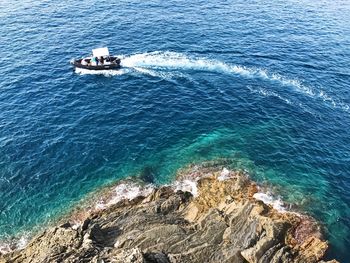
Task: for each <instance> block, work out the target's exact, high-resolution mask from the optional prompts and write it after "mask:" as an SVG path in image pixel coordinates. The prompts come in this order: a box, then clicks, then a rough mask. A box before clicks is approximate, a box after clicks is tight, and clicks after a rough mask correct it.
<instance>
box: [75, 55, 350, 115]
mask: <svg viewBox="0 0 350 263" xmlns="http://www.w3.org/2000/svg"><path fill="white" fill-rule="evenodd" d="M118 57H120V58H121V66H122V68H121V69H120V70H106V71H92V70H81V69H77V73H79V74H103V75H105V76H115V75H123V74H130V73H137V74H143V75H149V76H153V77H159V78H162V79H171V78H173V77H183V76H186V75H185V74H183V73H182V72H183V71H186V70H196V71H207V72H216V73H221V74H229V75H240V76H242V77H245V78H260V79H263V80H268V81H271V82H277V83H278V84H279V85H281V86H284V87H289V88H292V89H294V90H295V91H297V92H299V93H302V94H305V95H307V96H309V97H313V98H319V99H321V100H323V101H324V102H326V103H327V104H328V105H330V106H332V107H334V108H340V109H342V110H344V111H350V106H349V105H347V104H346V103H343V102H342V101H341V100H339V99H336V98H333V97H332V96H330V95H328V94H327V93H325V92H324V91H322V90H320V89H315V88H312V87H309V86H307V85H305V84H303V83H302V82H301V81H300V80H299V79H296V78H295V79H292V78H287V77H285V76H283V75H281V74H278V73H271V72H269V71H268V70H266V69H262V68H255V67H246V66H242V65H232V64H229V63H225V62H222V61H219V60H215V59H208V58H202V57H191V56H188V55H185V54H182V53H177V52H169V51H165V52H162V51H154V52H148V53H140V54H133V55H119V56H118ZM260 93H261V91H260ZM262 93H264V92H262ZM265 95H267V96H271V95H273V96H280V95H278V94H277V93H276V92H272V91H271V92H267V91H266V92H265ZM283 99H284V100H285V101H286V102H287V103H290V100H289V99H286V98H283Z"/></svg>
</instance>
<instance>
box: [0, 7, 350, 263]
mask: <svg viewBox="0 0 350 263" xmlns="http://www.w3.org/2000/svg"><path fill="white" fill-rule="evenodd" d="M349 18H350V2H349V1H346V0H344V1H342V0H336V1H331V0H321V1H306V0H301V1H297V0H283V1H282V0H275V1H243V0H238V1H211V0H206V1H174V0H171V1H147V3H146V2H142V1H118V2H117V3H111V1H107V0H101V1H96V2H95V1H92V0H86V1H72V0H68V1H57V0H52V1H33V0H20V1H17V2H13V1H9V0H3V1H1V2H0V30H1V31H0V76H1V77H0V78H1V82H0V239H2V240H4V239H6V238H8V237H10V236H13V235H15V236H16V235H17V236H20V235H23V234H24V233H27V232H28V231H31V230H32V229H35V228H38V227H39V226H40V225H43V224H46V223H48V222H50V221H52V220H54V219H55V218H57V217H59V216H60V215H61V214H62V213H64V212H66V211H67V209H69V207H71V206H73V205H74V204H75V203H76V202H77V201H79V200H80V199H81V198H83V197H84V195H86V194H87V193H89V192H91V191H93V190H95V189H97V188H99V187H101V186H102V185H104V184H106V183H108V182H111V181H114V180H117V179H119V178H123V177H126V176H132V175H137V174H138V173H140V172H141V171H143V170H144V169H151V170H152V172H153V174H154V176H155V183H158V184H161V183H165V182H169V181H171V180H172V179H173V177H174V173H175V171H176V170H177V169H178V168H180V167H182V166H184V165H186V164H188V163H190V162H197V161H201V160H208V159H214V158H217V157H230V158H233V159H234V160H235V161H236V166H237V167H238V168H245V169H247V170H249V171H250V173H251V174H252V176H253V177H254V178H255V179H256V180H258V181H259V182H264V183H267V184H269V185H270V187H271V188H273V189H274V191H275V192H276V193H277V194H279V195H281V196H282V198H283V200H285V201H288V202H292V203H295V204H297V206H298V209H300V210H304V211H307V212H308V213H309V214H311V215H313V216H315V217H316V218H317V219H318V220H320V222H322V224H323V225H324V227H325V230H326V234H327V238H328V239H329V240H330V242H331V256H334V255H335V256H336V258H338V259H339V260H341V261H344V262H346V260H347V259H348V258H349V257H350V252H349V251H348V250H347V248H348V247H349V246H350V237H349V231H350V208H349V205H350V197H349V194H348V193H349V192H350V174H349V171H350V133H349V127H350V91H349V90H350V19H349ZM101 46H108V47H109V49H110V51H111V52H112V53H113V54H117V55H119V56H121V57H122V59H123V60H122V64H123V68H122V69H121V70H120V71H118V72H114V73H113V72H105V73H104V74H103V75H95V74H90V73H89V72H74V71H73V69H72V68H71V66H70V65H69V61H70V60H71V59H72V58H75V57H80V56H83V55H86V54H88V53H90V52H91V49H92V48H95V47H101Z"/></svg>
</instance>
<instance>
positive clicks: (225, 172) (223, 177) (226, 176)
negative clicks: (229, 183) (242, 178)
mask: <svg viewBox="0 0 350 263" xmlns="http://www.w3.org/2000/svg"><path fill="white" fill-rule="evenodd" d="M230 178H231V177H230V171H229V170H228V169H227V168H226V167H224V168H223V169H222V171H221V173H220V175H219V177H218V180H219V181H225V180H227V179H230Z"/></svg>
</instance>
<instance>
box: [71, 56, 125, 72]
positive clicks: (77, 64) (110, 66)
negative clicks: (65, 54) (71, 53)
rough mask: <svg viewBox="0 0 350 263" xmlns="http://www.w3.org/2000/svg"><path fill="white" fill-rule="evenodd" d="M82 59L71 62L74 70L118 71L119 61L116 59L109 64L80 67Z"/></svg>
mask: <svg viewBox="0 0 350 263" xmlns="http://www.w3.org/2000/svg"><path fill="white" fill-rule="evenodd" d="M81 61H82V59H75V60H73V61H72V64H73V65H74V66H75V67H76V68H82V69H88V70H111V69H119V68H120V59H119V58H116V59H115V60H114V61H113V62H112V63H110V64H102V65H101V64H100V65H82V64H81Z"/></svg>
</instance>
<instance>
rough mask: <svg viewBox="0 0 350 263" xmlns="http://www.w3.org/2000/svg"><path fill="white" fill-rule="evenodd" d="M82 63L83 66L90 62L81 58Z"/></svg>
mask: <svg viewBox="0 0 350 263" xmlns="http://www.w3.org/2000/svg"><path fill="white" fill-rule="evenodd" d="M81 64H82V65H83V66H86V65H87V64H88V62H87V60H86V59H84V58H83V59H82V60H81Z"/></svg>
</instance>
